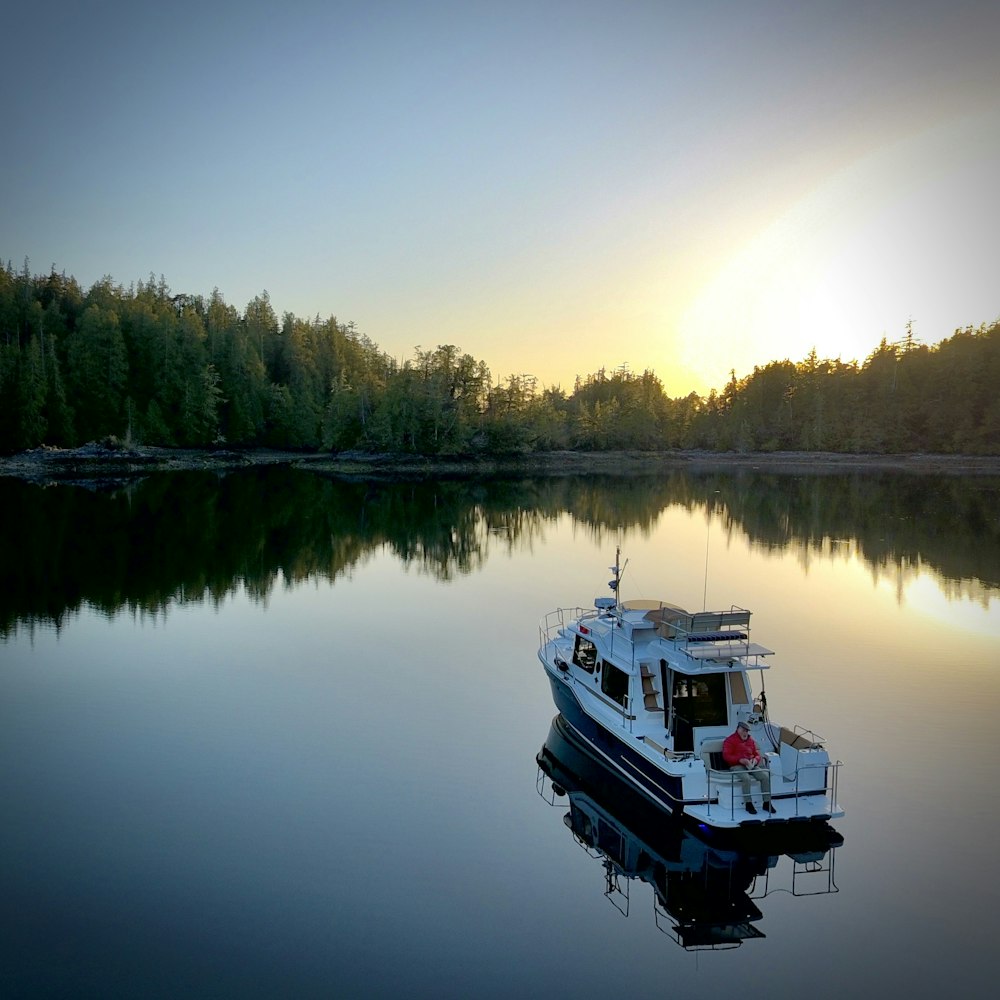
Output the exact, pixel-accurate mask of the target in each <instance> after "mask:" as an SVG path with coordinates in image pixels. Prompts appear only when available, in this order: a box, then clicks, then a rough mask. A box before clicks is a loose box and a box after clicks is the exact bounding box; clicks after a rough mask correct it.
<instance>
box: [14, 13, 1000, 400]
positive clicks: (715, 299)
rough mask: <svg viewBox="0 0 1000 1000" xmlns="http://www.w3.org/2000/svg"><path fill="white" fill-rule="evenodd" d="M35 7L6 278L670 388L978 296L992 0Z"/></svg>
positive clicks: (990, 289) (990, 305) (990, 123)
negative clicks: (832, 4) (260, 314)
mask: <svg viewBox="0 0 1000 1000" xmlns="http://www.w3.org/2000/svg"><path fill="white" fill-rule="evenodd" d="M56 6H57V8H58V10H57V14H58V16H55V17H53V16H52V7H51V5H50V6H48V7H37V6H36V7H31V6H30V5H22V6H21V7H18V8H15V9H13V10H11V11H9V12H8V17H7V21H6V23H5V33H6V37H7V40H8V49H9V59H8V62H7V64H6V68H7V74H8V79H9V80H25V81H38V82H37V83H34V84H32V85H30V86H28V87H26V88H25V90H24V92H23V93H22V94H20V95H19V97H18V100H17V101H16V102H14V104H13V106H12V110H11V114H10V116H9V117H10V121H9V122H8V123H7V129H6V133H5V134H6V135H7V140H8V148H10V149H11V150H12V151H16V153H17V155H11V156H8V157H6V158H5V160H4V162H3V164H2V166H0V171H2V181H0V192H2V195H0V197H2V198H3V202H2V211H3V215H2V217H3V219H4V226H3V233H2V240H0V256H2V258H3V259H4V260H10V261H12V262H13V263H14V265H15V266H16V267H19V266H20V264H21V261H22V260H23V259H25V258H27V259H28V260H29V261H30V265H31V271H32V272H33V273H41V274H44V273H47V272H48V270H49V267H50V265H54V266H55V268H56V269H57V271H60V272H65V273H67V274H71V275H73V276H74V277H75V278H76V279H77V280H78V281H79V282H80V284H81V285H82V286H83V287H84V288H88V287H90V286H91V285H93V284H94V283H95V282H96V281H99V280H100V279H101V278H102V277H104V276H105V275H110V276H111V277H112V279H113V280H114V281H116V282H117V283H120V284H122V285H125V286H128V285H129V284H131V283H133V282H136V281H145V280H147V279H148V278H149V276H150V275H151V274H152V275H154V276H156V277H157V278H158V277H159V276H161V275H162V276H163V278H164V280H165V281H166V282H167V284H168V285H169V286H170V288H171V289H172V290H173V291H174V292H175V293H186V294H191V295H204V296H208V295H210V294H211V293H212V290H213V289H215V288H217V289H219V291H220V292H221V294H222V295H223V297H224V298H225V300H226V301H227V302H228V303H230V304H231V305H233V306H234V307H235V308H237V309H239V310H242V309H244V308H245V306H246V305H247V303H249V302H250V301H251V300H252V299H253V298H254V297H255V296H257V295H258V294H260V293H262V292H263V291H267V292H268V294H269V296H270V300H271V303H272V305H273V307H274V309H275V312H276V313H277V315H278V317H279V319H280V317H281V316H282V314H283V313H285V312H290V313H293V314H294V315H296V316H298V317H300V318H306V319H308V318H312V317H315V316H318V317H320V318H321V319H326V318H328V317H331V316H333V317H336V318H337V320H338V321H340V322H342V323H353V324H354V326H355V328H356V329H357V330H358V332H359V333H361V334H363V335H365V336H367V337H369V338H370V339H371V340H372V341H373V342H374V343H375V344H377V345H378V347H379V348H380V349H381V350H383V351H384V352H385V353H386V354H388V355H389V356H391V357H393V358H396V359H397V360H399V361H405V360H407V359H408V358H411V357H413V355H414V351H415V349H416V348H418V347H420V348H422V349H424V350H427V349H433V348H435V347H437V346H438V345H443V344H453V345H455V346H456V347H458V348H459V349H460V350H461V351H463V352H465V353H468V354H470V355H472V356H473V357H474V358H476V359H477V360H479V361H482V362H484V363H485V364H486V365H487V366H488V367H489V369H490V370H491V372H492V374H493V377H494V379H499V380H503V379H505V378H506V377H507V376H509V375H521V374H529V375H532V376H534V377H535V378H536V379H537V382H538V384H539V385H543V386H549V385H559V386H561V387H562V388H563V389H565V390H567V391H568V390H571V389H572V387H573V384H574V381H575V379H576V378H577V377H578V376H579V377H586V376H587V375H590V374H593V373H594V372H597V371H599V370H601V369H604V370H606V371H614V370H616V369H618V368H620V367H621V366H623V365H625V366H628V368H629V369H630V370H632V371H642V370H644V369H651V370H653V371H654V372H655V373H656V374H657V376H658V377H659V378H660V380H661V381H662V383H663V385H664V387H665V390H666V392H667V394H668V395H669V396H671V397H674V398H677V397H681V396H686V395H688V394H689V393H691V392H697V393H698V394H700V395H707V394H708V392H709V391H710V390H711V389H717V390H721V389H722V388H723V387H724V386H725V384H726V383H727V381H728V380H729V373H730V372H731V371H735V372H736V374H737V376H738V377H742V376H744V375H748V374H750V373H751V372H752V371H753V368H754V367H755V366H758V365H765V364H767V363H769V362H771V361H782V360H786V359H787V360H790V361H793V362H798V361H801V360H804V359H805V358H806V357H807V356H808V355H809V353H810V352H811V351H812V350H814V349H815V350H816V352H817V354H818V355H819V356H820V357H821V358H830V359H838V358H839V359H841V360H843V361H845V362H848V361H858V362H863V361H864V359H865V357H867V356H868V355H869V354H870V353H872V351H874V350H875V349H876V348H877V346H878V344H879V342H880V341H881V340H882V339H883V338H885V339H887V340H888V341H890V342H892V341H896V340H899V339H901V338H902V337H903V336H904V335H905V333H906V329H907V325H908V324H912V330H913V333H914V335H915V336H916V337H917V338H918V340H919V341H920V342H921V343H924V344H927V345H934V344H937V343H940V342H941V341H943V340H945V339H947V338H948V337H950V336H951V335H952V334H953V333H954V332H955V331H956V330H961V329H965V328H968V327H972V328H979V327H980V326H988V325H990V324H991V323H993V322H995V321H996V320H997V319H998V318H1000V293H998V292H997V289H996V282H995V276H994V274H993V273H992V262H993V260H994V258H995V249H994V248H993V247H992V245H991V239H992V234H994V233H995V232H996V231H997V230H998V228H1000V188H998V186H997V185H996V183H995V178H996V177H997V176H1000V114H998V113H997V111H996V95H997V94H998V93H1000V61H998V60H997V59H996V58H995V50H996V44H995V43H996V39H997V38H998V37H1000V8H997V7H995V6H993V7H990V6H989V5H982V4H977V3H963V2H961V0H959V2H958V4H957V6H955V5H950V6H948V7H945V6H943V5H935V4H930V5H925V6H924V7H921V9H920V12H919V13H920V16H912V17H911V16H908V15H909V14H910V13H911V8H910V7H909V6H906V7H904V6H903V5H901V4H900V5H897V4H885V5H879V6H878V8H877V9H873V8H872V7H871V6H870V5H868V4H864V3H860V2H856V3H855V2H848V3H845V4H841V5H838V7H837V8H836V9H835V10H834V9H832V8H831V9H829V10H827V9H826V8H823V7H822V6H821V7H819V8H815V9H803V8H802V7H801V5H794V4H789V3H786V2H784V0H765V2H764V3H762V4H758V5H756V6H755V7H754V8H753V9H749V8H746V7H744V6H743V5H738V4H736V5H732V4H726V3H719V4H711V3H710V4H707V5H702V6H700V7H691V6H689V5H679V4H671V3H651V2H642V0H632V2H627V3H624V4H613V5H612V4H608V3H602V2H598V0H581V2H580V3H578V4H572V5H564V4H561V3H542V4H522V3H519V2H514V3H512V4H509V5H505V6H503V7H501V8H496V7H490V6H481V5H476V4H467V3H463V4H458V3H454V2H450V0H431V2H429V3H426V4H420V5H412V4H407V3H402V2H397V0H387V2H386V3H384V4H380V5H378V7H377V8H370V9H369V8H358V7H357V6H356V5H347V4H342V3H338V2H332V3H329V4H323V5H314V4H311V3H307V4H301V5H300V4H295V5H292V6H291V7H290V8H287V9H281V10H278V9H277V8H274V7H273V6H272V5H264V4H256V3H254V2H252V0H251V2H248V3H243V4H241V5H240V6H239V7H238V8H237V7H236V6H235V5H232V7H230V5H229V4H228V3H221V4H213V5H211V6H210V8H206V7H205V5H203V4H198V5H195V4H188V2H187V0H178V3H177V4H175V5H174V6H173V7H171V8H170V9H169V10H167V9H158V8H146V7H141V8H136V7H135V5H128V6H126V5H124V4H118V3H114V2H112V3H110V4H106V5H102V6H101V8H100V10H87V9H85V8H81V7H79V6H77V5H65V6H64V7H60V5H58V4H57V5H56ZM39 38H44V39H45V44H44V45H43V46H41V47H39V46H38V45H37V43H36V40H37V39H39ZM281 53H289V54H290V55H288V56H287V57H286V56H283V55H281Z"/></svg>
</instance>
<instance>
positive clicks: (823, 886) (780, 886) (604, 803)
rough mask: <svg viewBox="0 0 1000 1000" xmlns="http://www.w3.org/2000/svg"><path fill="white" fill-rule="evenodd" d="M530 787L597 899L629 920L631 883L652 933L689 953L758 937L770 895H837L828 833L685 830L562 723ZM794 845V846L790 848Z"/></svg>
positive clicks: (833, 835) (832, 838)
mask: <svg viewBox="0 0 1000 1000" xmlns="http://www.w3.org/2000/svg"><path fill="white" fill-rule="evenodd" d="M537 761H538V768H539V770H538V778H537V787H538V793H539V795H541V797H542V798H543V799H544V800H545V801H546V802H548V803H549V804H550V805H552V806H560V807H562V806H565V805H566V803H567V802H568V804H569V812H567V813H566V814H565V816H564V818H563V821H564V822H565V824H566V826H568V827H569V829H570V830H571V831H572V833H573V836H574V837H575V839H576V840H577V842H578V843H579V844H580V845H581V846H582V847H583V848H584V850H586V852H587V853H588V854H589V855H590V856H591V857H593V858H594V859H595V860H599V861H600V862H601V864H602V866H603V868H604V876H605V889H604V894H605V896H607V897H608V899H609V900H610V902H611V903H612V904H613V905H614V906H615V907H616V908H617V909H618V910H619V911H620V912H622V913H623V914H624V915H626V916H627V915H628V910H629V901H630V900H629V896H630V883H631V882H632V881H633V880H640V881H642V882H648V883H649V885H650V886H652V889H653V913H654V919H655V920H656V925H657V927H658V928H659V929H660V930H661V931H663V932H664V933H665V934H667V935H668V936H670V937H672V938H673V939H674V940H675V941H676V942H677V943H678V944H680V945H681V946H682V947H684V948H686V949H688V950H695V949H723V948H738V947H739V946H740V945H741V944H742V943H743V942H744V941H745V940H748V939H751V938H762V937H765V936H766V935H765V934H764V933H763V932H762V931H760V930H758V928H757V927H756V926H755V925H756V923H757V922H758V921H760V920H761V919H762V918H763V913H762V912H761V910H760V907H759V905H758V904H760V903H762V902H763V900H764V898H765V897H766V896H767V895H769V894H771V893H776V892H784V893H790V894H791V895H794V896H808V895H822V894H829V893H835V892H837V891H838V889H837V886H836V884H835V882H834V856H835V854H836V848H837V847H838V846H839V845H840V844H841V843H843V837H842V836H841V835H840V834H839V833H837V831H835V830H834V829H833V828H832V827H826V828H823V829H817V828H815V827H814V826H809V827H807V828H804V829H802V830H798V831H794V833H793V832H792V831H786V832H784V833H783V834H782V835H781V836H776V835H775V834H776V833H777V831H774V832H773V833H772V832H771V831H769V835H768V836H767V837H765V836H764V835H763V830H762V831H761V836H760V837H758V838H756V839H753V840H748V839H747V838H746V837H745V836H744V837H742V838H740V839H739V840H735V841H734V840H731V839H730V840H728V841H727V840H719V839H718V838H717V837H716V832H715V831H713V830H710V829H706V830H705V831H702V832H703V833H705V835H706V836H704V837H703V836H700V835H699V833H697V832H695V831H694V830H692V829H690V828H688V827H686V826H685V824H684V822H683V821H682V820H680V819H678V818H677V817H674V816H672V815H670V814H669V813H667V812H666V811H664V810H661V809H658V808H657V807H656V806H654V805H653V804H652V803H651V802H649V801H648V800H647V799H646V798H644V797H643V796H642V795H640V794H639V793H638V792H636V791H635V790H634V789H633V787H632V786H631V785H629V784H628V783H627V782H625V781H623V780H622V779H620V778H619V777H617V775H615V773H614V772H613V771H611V770H609V769H608V768H607V767H606V766H605V765H604V764H603V763H602V762H601V761H600V759H599V758H597V757H595V756H594V755H593V754H592V753H591V752H590V751H589V750H588V748H587V746H586V744H585V743H583V742H581V741H580V740H579V738H578V737H576V735H575V733H574V732H573V730H572V729H571V728H570V727H569V726H568V725H567V724H566V721H565V720H564V719H563V718H562V716H561V715H557V716H556V717H555V718H554V719H553V720H552V725H551V727H550V729H549V735H548V738H547V739H546V741H545V745H544V746H543V747H542V749H541V751H540V752H539V753H538V756H537ZM793 838H794V839H793Z"/></svg>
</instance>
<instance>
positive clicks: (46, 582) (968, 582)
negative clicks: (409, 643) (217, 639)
mask: <svg viewBox="0 0 1000 1000" xmlns="http://www.w3.org/2000/svg"><path fill="white" fill-rule="evenodd" d="M998 500H1000V480H998V479H996V478H993V477H954V476H940V477H938V476H912V475H892V474H850V475H810V476H802V475H796V476H789V475H775V474H765V473H758V472H744V473H733V474H730V473H703V474H693V473H689V472H676V473H671V474H669V475H662V476H655V477H632V478H628V479H620V478H613V477H599V476H568V477H561V478H525V479H517V480H489V481H468V480H457V479H456V480H436V481H433V482H396V483H388V482H377V483H376V482H344V481H338V480H334V479H330V478H325V477H323V476H321V475H319V474H316V473H314V472H309V471H300V470H290V469H281V468H257V469H251V470H247V471H242V472H238V473H230V474H226V475H221V476H220V475H217V474H215V473H205V472H196V473H177V472H175V473H169V474H163V475H155V476H150V477H149V478H146V479H143V480H139V481H136V482H133V483H130V484H127V485H123V486H119V487H118V488H115V489H110V490H95V489H87V488H83V487H80V486H70V485H60V486H49V487H41V486H37V485H33V484H28V483H23V482H20V481H17V480H13V479H0V510H2V511H4V513H5V516H4V517H3V519H2V523H0V551H2V552H3V559H2V562H0V635H8V634H10V633H11V632H14V631H16V630H17V629H18V627H19V625H35V624H54V625H55V626H57V627H58V626H59V625H60V624H61V623H62V621H63V619H64V618H65V616H66V615H67V614H70V613H72V612H74V611H75V610H77V609H78V608H80V607H81V606H82V605H83V604H88V605H90V606H91V607H93V608H96V609H98V610H100V611H103V612H105V613H108V614H113V613H115V612H118V611H119V610H122V609H130V610H132V611H133V612H139V613H153V614H155V613H157V612H159V611H162V610H165V609H166V608H167V607H169V606H170V605H172V604H176V603H185V602H188V601H199V602H200V601H203V600H206V599H207V600H214V601H222V600H223V599H224V598H225V597H226V596H227V595H228V594H230V593H232V592H233V591H235V590H237V589H244V590H245V591H246V592H247V593H248V594H250V595H251V596H252V597H254V598H255V599H258V600H265V599H266V598H267V595H268V594H269V593H270V592H271V591H272V589H273V588H274V587H275V586H276V585H278V584H282V585H284V584H288V583H295V582H299V581H303V580H306V579H309V578H313V577H316V578H323V579H328V580H330V581H333V580H335V579H336V578H337V577H339V576H340V575H342V574H344V573H347V572H349V571H350V570H351V569H352V567H354V566H355V565H357V564H359V563H360V562H361V561H363V560H364V559H366V558H367V557H368V556H369V555H371V554H373V553H374V552H376V551H378V550H383V549H385V550H388V551H391V552H392V553H393V554H394V555H395V556H396V557H397V558H398V559H399V560H400V562H401V563H402V564H403V565H404V566H405V567H407V568H416V569H418V570H419V571H421V572H426V573H429V574H432V575H433V576H434V577H436V578H439V579H442V580H446V579H449V578H451V577H453V576H454V575H456V574H467V573H471V572H474V571H475V570H476V569H478V568H479V567H481V566H482V565H483V564H484V563H485V561H486V559H487V558H488V557H489V555H490V554H491V553H496V552H502V551H504V550H505V549H511V550H513V549H519V548H521V547H523V546H526V545H530V544H531V542H532V540H534V539H537V538H538V537H540V535H541V534H542V533H543V532H544V531H545V528H546V525H547V524H551V523H553V522H554V521H555V520H556V519H558V518H560V517H562V516H564V515H569V516H570V517H571V518H573V519H574V520H575V521H576V522H577V523H578V524H579V525H580V526H582V527H584V528H586V529H589V530H590V531H591V532H592V533H593V534H594V535H595V537H596V538H598V539H601V538H603V537H604V536H605V535H608V534H615V533H617V532H618V530H619V529H620V528H626V529H634V530H639V531H645V530H651V529H652V528H653V527H654V525H655V524H656V521H657V519H658V517H659V515H660V513H661V512H662V511H663V510H664V509H665V508H667V507H670V506H680V507H682V508H685V509H687V510H690V511H692V512H699V511H700V512H703V513H705V514H706V515H708V514H711V515H712V516H713V518H718V519H721V521H722V522H723V524H724V525H725V527H726V530H727V531H731V532H742V533H745V534H746V536H747V537H748V539H749V540H750V543H751V544H752V545H755V546H761V547H765V548H767V549H775V550H787V549H792V550H795V551H796V552H797V553H798V554H799V555H800V558H802V559H815V558H834V557H837V556H838V555H840V554H844V553H848V552H849V553H850V554H852V555H853V556H854V557H856V558H860V559H862V560H864V561H865V562H866V563H867V564H869V565H870V566H871V567H872V569H873V571H874V572H891V573H894V574H896V575H897V576H899V577H900V578H902V577H903V576H905V575H906V574H907V573H912V572H916V571H918V570H919V571H921V572H928V571H930V572H932V573H933V574H934V575H935V576H936V577H937V578H938V579H939V581H940V583H941V587H942V590H943V592H944V593H945V594H947V595H949V596H972V597H974V598H979V599H981V600H988V598H989V595H990V594H991V593H993V592H995V591H997V590H1000V518H998V515H997V511H998V510H1000V503H998Z"/></svg>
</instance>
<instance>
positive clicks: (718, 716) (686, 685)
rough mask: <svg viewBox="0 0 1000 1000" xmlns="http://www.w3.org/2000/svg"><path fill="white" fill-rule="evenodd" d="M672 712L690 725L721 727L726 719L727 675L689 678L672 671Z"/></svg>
mask: <svg viewBox="0 0 1000 1000" xmlns="http://www.w3.org/2000/svg"><path fill="white" fill-rule="evenodd" d="M673 706H674V712H675V713H676V714H677V715H678V716H679V717H680V718H682V719H684V720H685V721H686V722H688V723H689V724H690V725H691V726H724V725H726V724H727V722H728V721H729V716H728V712H727V710H726V675H725V674H704V675H702V676H700V677H689V676H688V675H686V674H674V698H673Z"/></svg>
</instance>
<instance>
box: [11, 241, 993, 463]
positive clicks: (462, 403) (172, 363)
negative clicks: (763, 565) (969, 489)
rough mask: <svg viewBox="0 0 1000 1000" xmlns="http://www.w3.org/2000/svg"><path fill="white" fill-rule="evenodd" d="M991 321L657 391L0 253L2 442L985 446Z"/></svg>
mask: <svg viewBox="0 0 1000 1000" xmlns="http://www.w3.org/2000/svg"><path fill="white" fill-rule="evenodd" d="M998 390H1000V321H997V322H994V323H992V324H990V325H988V326H985V325H984V326H982V327H980V328H978V329H972V328H967V329H964V330H958V331H956V332H955V333H954V334H953V335H952V336H951V337H950V338H948V339H946V340H944V341H942V342H941V343H939V344H937V345H934V346H927V345H924V344H921V343H919V342H918V341H917V340H916V338H915V337H913V335H912V330H911V329H910V328H908V329H907V331H906V334H905V335H904V336H903V337H902V338H901V339H899V340H898V341H895V342H889V341H888V340H887V339H885V338H883V340H882V342H881V343H880V344H879V345H878V347H877V348H876V349H875V350H874V351H873V352H872V353H871V354H870V355H869V356H868V357H867V358H866V359H865V361H864V362H863V363H860V364H859V363H857V362H855V361H850V362H844V361H842V360H840V359H836V360H831V359H820V358H819V357H818V356H817V354H816V352H815V351H813V352H811V353H810V354H809V356H808V357H806V358H805V359H804V360H802V361H799V362H792V361H789V360H787V359H786V360H783V361H774V362H771V363H769V364H767V365H765V366H763V367H756V368H754V370H753V372H751V373H750V374H749V375H745V376H743V377H741V378H738V377H737V375H736V372H735V371H733V372H732V373H731V377H730V380H729V382H728V384H727V385H726V386H725V388H724V389H722V390H721V391H716V390H714V389H713V390H712V391H711V392H710V393H709V394H708V396H705V397H703V396H700V395H698V394H697V393H690V394H688V395H687V396H683V397H679V398H670V397H669V396H668V394H667V392H666V390H665V388H664V385H663V383H662V382H661V380H660V379H659V378H658V377H657V375H656V374H655V373H654V372H653V371H652V370H650V369H646V370H644V371H642V372H641V373H639V372H637V371H633V370H630V369H629V367H628V366H627V365H622V366H620V367H618V368H616V369H613V370H608V369H601V370H599V371H597V372H594V373H592V374H590V375H587V376H585V377H581V376H577V377H576V380H575V383H574V385H573V388H572V390H570V391H567V390H564V389H563V388H561V387H559V386H542V385H539V384H538V381H537V380H536V379H535V378H533V377H532V376H530V375H508V376H506V377H504V378H498V379H494V378H493V375H492V373H491V372H490V370H489V368H488V367H487V366H486V364H485V363H484V362H482V361H477V360H476V359H475V358H473V357H472V356H471V355H469V354H466V353H463V352H461V351H460V350H459V348H457V347H455V346H453V345H442V346H438V347H436V348H434V349H428V350H423V349H421V348H417V349H416V350H415V352H414V355H413V357H412V358H409V359H407V360H403V361H398V360H396V359H393V358H392V357H390V356H389V355H388V354H386V353H385V352H384V351H382V350H381V349H379V347H378V346H377V345H376V344H375V343H373V342H372V341H371V340H370V339H369V338H368V337H366V336H364V335H363V334H361V333H359V332H358V330H357V329H356V328H355V327H354V324H353V323H346V324H345V323H341V322H339V321H338V320H337V319H336V318H335V317H330V318H327V319H320V318H319V317H318V316H317V317H316V318H314V319H302V318H299V317H297V316H295V315H293V314H292V313H290V312H286V313H284V315H283V316H282V317H281V319H280V320H279V319H278V317H277V315H276V314H275V311H274V309H273V307H272V306H271V302H270V299H269V297H268V294H267V292H266V291H265V292H263V293H261V294H260V295H257V296H256V297H255V298H254V299H253V300H252V301H251V302H250V303H249V304H248V305H247V306H246V308H245V309H244V310H243V311H242V312H240V311H239V310H237V309H236V308H234V307H233V306H231V305H229V304H227V303H226V301H225V299H224V298H223V296H222V294H221V293H220V292H219V290H218V289H215V290H214V291H213V292H212V294H211V295H210V296H208V297H207V298H206V297H204V296H200V295H185V294H174V293H172V292H171V290H170V288H169V287H168V286H167V284H166V282H165V281H164V279H163V278H162V277H161V278H160V279H159V280H157V279H156V278H155V277H153V276H152V275H151V276H150V278H149V280H148V281H146V282H142V281H140V282H138V283H135V284H132V285H130V286H128V287H124V286H122V285H119V284H115V283H114V281H113V280H112V279H111V278H110V277H105V278H103V279H101V280H100V281H98V282H96V283H95V284H94V285H92V286H91V287H90V288H89V289H88V290H86V291H85V290H84V289H83V288H81V286H80V285H79V283H78V282H77V281H76V280H75V279H74V278H72V277H67V276H66V274H65V273H57V272H56V270H55V268H54V267H53V268H52V270H51V271H50V273H49V274H47V275H33V274H31V272H30V270H29V267H28V263H27V261H26V262H25V264H24V266H23V268H21V269H20V270H16V269H15V268H14V267H13V265H12V264H10V263H9V262H8V263H7V264H6V265H3V266H2V267H0V452H6V453H10V452H15V451H21V450H24V449H28V448H34V447H37V446H39V445H42V444H47V445H51V446H59V447H72V446H75V445H79V444H82V443H85V442H89V441H101V440H109V439H113V440H115V441H119V442H126V443H135V444H147V445H162V446H168V447H190V448H205V447H219V446H227V447H241V448H242V447H246V448H253V447H270V448H280V449H304V450H305V449H308V450H316V449H325V450H331V451H345V450H362V451H367V452H401V453H415V454H437V455H444V454H477V453H479V454H500V453H511V452H522V453H523V452H532V451H546V450H561V449H578V450H608V449H636V450H661V449H675V448H683V449H708V450H714V451H732V450H738V451H777V450H805V451H843V452H869V453H878V454H890V453H899V452H914V451H927V452H940V453H966V454H997V453H1000V391H998Z"/></svg>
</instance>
